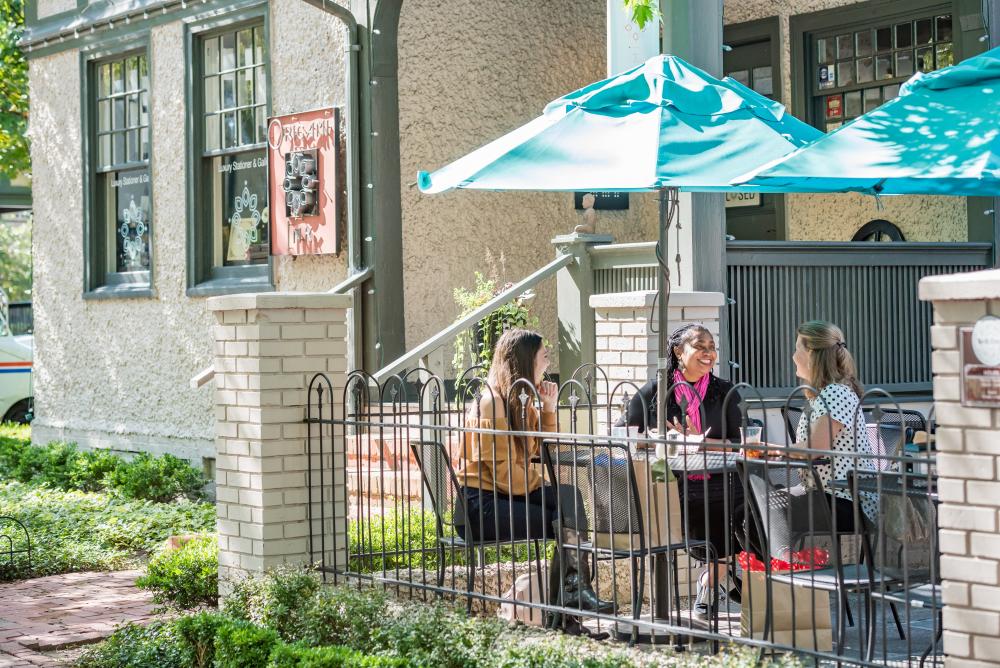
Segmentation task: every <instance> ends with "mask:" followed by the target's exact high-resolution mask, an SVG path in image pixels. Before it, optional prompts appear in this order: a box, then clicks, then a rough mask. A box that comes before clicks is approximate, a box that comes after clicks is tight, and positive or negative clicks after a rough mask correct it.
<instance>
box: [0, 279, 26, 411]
mask: <svg viewBox="0 0 1000 668" xmlns="http://www.w3.org/2000/svg"><path fill="white" fill-rule="evenodd" d="M9 322H10V320H9V319H8V307H7V295H6V294H5V293H4V291H3V289H0V422H28V421H29V420H30V419H31V415H32V409H33V406H34V402H33V398H32V384H31V364H32V346H33V337H32V336H31V335H30V334H26V335H24V336H13V335H11V333H10V326H9V324H8V323H9Z"/></svg>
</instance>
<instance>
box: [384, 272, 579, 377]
mask: <svg viewBox="0 0 1000 668" xmlns="http://www.w3.org/2000/svg"><path fill="white" fill-rule="evenodd" d="M572 262H573V256H572V255H559V257H557V258H556V259H555V260H553V261H552V262H549V263H548V264H547V265H545V266H544V267H542V268H541V269H539V270H537V271H536V272H534V273H533V274H531V275H530V276H528V277H527V278H525V279H524V280H522V281H520V282H519V283H515V284H514V285H512V286H511V287H509V288H507V289H506V290H504V291H503V292H501V293H500V294H498V295H497V296H496V297H494V298H493V299H491V300H489V301H488V302H486V303H485V304H483V305H482V306H480V307H479V308H477V309H476V310H475V311H472V312H471V313H469V314H468V315H465V316H463V317H462V318H459V319H458V320H456V321H455V322H453V323H452V324H450V325H448V326H447V327H445V328H444V329H442V330H441V331H440V332H438V333H437V334H435V335H434V336H432V337H431V338H429V339H427V340H426V341H424V342H423V343H421V344H420V345H418V346H417V347H416V348H414V349H413V350H411V351H410V352H408V353H406V354H404V355H402V356H400V357H398V358H396V359H395V360H393V361H392V362H390V363H389V364H387V365H386V366H384V367H382V368H381V369H379V370H378V371H376V372H375V379H376V380H377V381H378V382H379V383H382V382H385V380H386V379H387V378H388V377H389V376H391V375H393V374H394V373H398V372H400V371H402V370H403V369H405V368H407V367H412V366H414V365H415V364H417V363H418V362H419V361H420V360H421V359H422V358H423V357H426V356H427V355H428V354H430V353H431V352H433V351H434V350H436V349H437V348H439V347H441V346H442V345H444V344H445V343H447V342H448V341H451V340H452V339H454V338H455V337H456V336H458V334H460V333H461V332H462V331H464V330H466V329H468V328H469V327H472V326H473V325H474V324H476V323H477V322H479V321H480V320H482V319H483V318H485V317H486V316H487V315H489V314H490V313H492V312H493V311H495V310H496V309H497V308H499V307H501V306H503V305H504V304H506V303H507V302H510V301H513V300H514V299H516V298H517V297H518V296H519V295H521V294H522V293H524V292H525V291H526V290H530V289H531V288H533V287H534V286H535V285H537V284H538V283H540V282H542V281H543V280H545V279H546V278H548V277H549V276H553V275H555V273H556V272H557V271H559V270H560V269H562V268H563V267H566V266H567V265H569V264H570V263H572Z"/></svg>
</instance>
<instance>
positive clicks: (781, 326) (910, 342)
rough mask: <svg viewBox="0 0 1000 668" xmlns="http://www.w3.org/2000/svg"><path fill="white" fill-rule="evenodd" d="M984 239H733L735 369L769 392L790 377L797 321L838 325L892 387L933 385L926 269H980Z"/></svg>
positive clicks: (878, 379)
mask: <svg viewBox="0 0 1000 668" xmlns="http://www.w3.org/2000/svg"><path fill="white" fill-rule="evenodd" d="M990 254H991V246H990V244H971V243H970V244H923V243H900V244H897V243H893V244H860V243H823V244H818V243H793V242H770V243H769V242H730V243H729V245H728V250H727V254H726V259H727V264H728V276H727V280H728V285H729V295H728V296H729V297H730V298H731V299H733V300H735V303H733V304H732V305H731V306H730V308H729V313H728V315H729V342H730V343H729V345H730V355H729V356H730V360H731V361H733V362H735V363H736V365H738V366H734V367H733V370H732V379H733V380H734V381H736V382H742V381H746V382H752V383H753V384H754V385H755V386H756V387H758V388H760V389H761V391H762V392H763V393H765V394H775V393H777V394H780V393H783V392H787V391H788V390H790V389H791V388H792V387H794V386H795V385H796V379H795V376H794V367H793V365H792V363H791V356H792V352H793V351H794V348H795V328H796V326H797V325H798V324H799V323H801V322H804V321H806V320H813V319H820V320H828V321H831V322H835V323H837V324H838V325H840V326H841V327H842V328H843V329H844V335H845V336H846V337H847V342H848V346H849V347H850V349H851V351H852V353H853V354H854V357H855V359H856V360H857V362H858V366H859V367H860V368H859V369H858V372H859V376H860V378H861V380H862V381H863V382H865V383H866V384H868V385H872V386H878V387H882V388H885V389H887V390H889V391H891V392H928V393H929V392H930V390H931V386H932V381H931V346H930V340H929V337H930V326H931V322H932V314H931V306H930V304H928V303H926V302H921V301H920V300H919V299H918V298H917V284H918V283H919V282H920V279H921V278H923V277H924V276H931V275H937V274H952V273H956V272H963V271H973V270H977V269H982V268H984V267H987V266H989V265H990Z"/></svg>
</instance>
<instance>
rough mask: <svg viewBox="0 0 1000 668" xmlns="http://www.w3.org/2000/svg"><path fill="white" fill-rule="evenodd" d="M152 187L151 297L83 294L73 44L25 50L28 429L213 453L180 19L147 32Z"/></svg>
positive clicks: (42, 436) (118, 444)
mask: <svg viewBox="0 0 1000 668" xmlns="http://www.w3.org/2000/svg"><path fill="white" fill-rule="evenodd" d="M150 40H151V42H150V53H151V57H150V79H151V84H150V85H151V86H152V90H153V91H155V92H154V94H153V95H151V96H150V114H151V124H152V128H153V135H152V142H153V143H152V164H151V169H152V188H153V211H152V215H153V220H152V223H153V224H152V234H151V236H152V243H153V287H154V289H155V292H156V296H155V297H154V298H151V299H115V300H87V301H85V300H83V299H82V298H81V290H82V286H83V265H84V257H83V238H82V228H83V225H82V220H83V208H82V197H83V192H82V187H81V182H82V174H81V171H80V170H81V164H82V162H81V161H82V156H81V152H80V145H81V133H82V132H83V128H82V127H81V122H80V118H81V115H80V94H79V83H80V82H79V77H78V76H67V72H72V73H77V72H79V71H80V66H79V62H80V61H79V53H78V52H77V51H68V52H64V53H61V54H58V55H55V56H51V57H48V58H42V59H38V60H32V61H31V63H30V67H31V70H30V78H31V101H32V107H31V119H32V139H33V142H32V158H33V169H34V173H35V174H36V175H39V176H41V175H43V174H51V176H50V177H45V178H37V177H36V178H35V183H34V193H33V195H34V203H35V221H36V225H35V232H34V248H33V254H34V261H35V267H34V270H35V276H34V281H35V284H34V285H35V287H34V301H35V304H36V307H35V318H36V322H35V368H36V374H37V375H36V380H35V385H36V391H35V401H36V413H37V416H38V417H37V419H36V421H35V423H34V425H33V438H34V439H35V440H36V441H42V442H44V441H48V440H51V439H53V438H60V439H65V440H71V441H77V442H79V443H80V444H81V445H91V446H106V447H115V448H120V449H125V450H136V449H139V448H143V449H150V450H154V451H156V450H170V451H173V452H175V453H182V454H184V455H185V456H188V457H191V458H192V459H195V458H197V457H198V456H199V455H205V456H208V455H209V454H210V453H211V450H210V446H211V443H210V441H209V440H208V439H210V438H211V436H212V432H213V426H212V425H213V422H212V413H211V390H210V388H208V387H203V388H201V389H199V390H193V389H191V388H190V387H188V380H189V379H190V378H191V376H192V375H194V374H195V373H197V372H198V371H199V370H200V369H202V368H204V367H206V366H208V365H209V364H210V363H211V340H210V338H209V336H208V335H209V333H210V329H209V327H210V324H211V317H210V315H209V314H207V313H206V312H205V309H204V302H203V300H192V299H188V298H187V297H186V296H185V294H184V290H185V262H186V257H187V255H186V250H185V239H186V236H187V235H186V228H185V225H186V221H185V215H184V202H185V198H186V195H185V181H184V179H185V166H184V160H183V159H178V154H177V152H176V151H175V150H172V149H171V148H170V147H178V146H184V143H185V137H184V119H185V107H184V99H185V93H184V70H183V68H179V67H175V66H174V65H173V63H177V62H183V59H184V49H183V39H182V30H181V25H180V24H179V23H171V24H167V25H165V26H163V27H159V28H156V29H154V30H153V31H152V33H151V37H150Z"/></svg>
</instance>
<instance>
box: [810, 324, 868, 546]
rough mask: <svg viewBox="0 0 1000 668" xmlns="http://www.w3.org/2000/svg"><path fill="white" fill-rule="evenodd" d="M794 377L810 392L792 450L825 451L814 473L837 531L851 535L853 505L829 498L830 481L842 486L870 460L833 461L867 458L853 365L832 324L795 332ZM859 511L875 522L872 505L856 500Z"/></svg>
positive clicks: (844, 498) (841, 495) (839, 493)
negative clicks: (828, 455)
mask: <svg viewBox="0 0 1000 668" xmlns="http://www.w3.org/2000/svg"><path fill="white" fill-rule="evenodd" d="M796 334H797V336H796V339H795V353H794V354H793V355H792V361H793V362H794V363H795V375H796V376H798V377H799V378H800V379H802V381H803V382H804V383H806V384H807V385H808V386H809V387H810V388H811V389H809V390H807V391H806V396H807V397H808V399H809V408H810V410H809V411H808V416H809V417H808V420H807V419H806V414H803V416H802V418H801V419H800V420H799V424H798V427H797V429H796V431H795V444H794V447H799V448H809V449H811V450H831V451H833V453H834V454H833V455H832V457H831V463H830V464H817V465H816V467H815V470H816V473H817V475H818V477H819V479H820V482H821V483H822V484H823V487H824V491H825V492H826V493H827V495H829V496H830V503H831V507H834V506H835V507H834V517H835V518H836V521H837V530H838V531H843V532H851V531H854V528H855V527H854V503H853V501H852V498H851V493H850V491H848V490H843V489H838V490H834V491H832V492H831V490H830V486H829V485H830V481H831V480H833V479H838V480H843V479H845V478H846V477H847V474H848V472H849V471H852V470H858V469H862V470H871V469H873V468H874V466H873V460H872V458H871V457H854V456H838V455H837V454H836V453H837V452H844V453H858V454H861V455H872V454H873V453H872V448H871V444H870V443H869V442H868V428H867V425H866V424H865V416H864V412H863V411H862V410H861V408H860V405H861V395H862V394H864V388H863V387H862V386H861V383H860V382H859V381H858V372H857V365H856V364H855V362H854V356H853V355H851V351H850V350H849V349H848V347H847V341H846V340H845V338H844V332H843V331H841V329H840V327H837V326H836V325H834V324H833V323H829V322H826V321H823V320H810V321H808V322H804V323H802V324H801V325H799V327H798V329H797V330H796ZM861 509H862V511H864V514H865V515H867V516H868V517H874V516H875V500H874V499H873V498H871V497H870V496H867V495H862V497H861Z"/></svg>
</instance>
